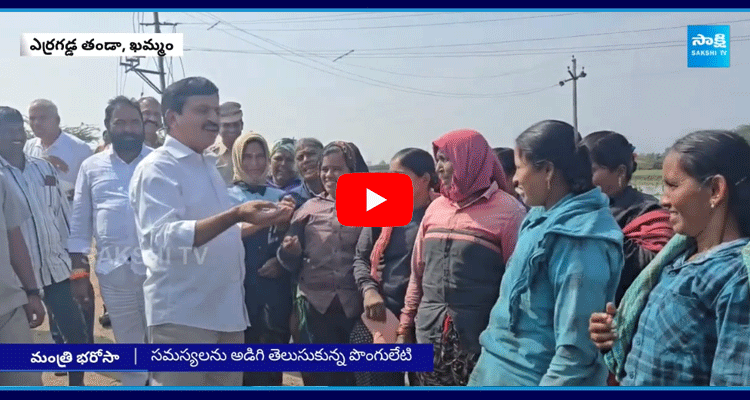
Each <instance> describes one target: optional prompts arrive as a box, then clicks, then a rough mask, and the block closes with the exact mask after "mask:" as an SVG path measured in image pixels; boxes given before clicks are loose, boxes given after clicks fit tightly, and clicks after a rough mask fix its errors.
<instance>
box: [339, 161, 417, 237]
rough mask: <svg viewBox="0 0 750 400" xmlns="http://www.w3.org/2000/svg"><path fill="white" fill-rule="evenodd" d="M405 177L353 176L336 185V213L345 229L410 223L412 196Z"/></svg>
mask: <svg viewBox="0 0 750 400" xmlns="http://www.w3.org/2000/svg"><path fill="white" fill-rule="evenodd" d="M412 190H413V189H412V186H411V179H410V178H409V176H407V175H404V174H392V173H356V174H346V175H342V176H341V177H339V180H338V182H337V183H336V214H338V218H339V223H341V225H345V226H363V227H364V226H372V227H383V226H404V225H407V224H408V223H409V222H410V221H411V216H412V210H413V207H414V206H413V202H414V196H413V194H412Z"/></svg>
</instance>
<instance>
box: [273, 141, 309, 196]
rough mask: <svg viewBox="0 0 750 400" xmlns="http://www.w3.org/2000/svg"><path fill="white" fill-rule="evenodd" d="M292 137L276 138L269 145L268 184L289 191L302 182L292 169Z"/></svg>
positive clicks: (285, 191) (293, 142)
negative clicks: (269, 167)
mask: <svg viewBox="0 0 750 400" xmlns="http://www.w3.org/2000/svg"><path fill="white" fill-rule="evenodd" d="M294 146H295V141H294V139H289V138H283V139H280V140H277V141H276V142H275V143H274V144H273V147H271V157H270V160H271V171H270V175H269V177H268V182H267V183H268V186H270V187H272V188H276V189H281V190H282V191H284V193H289V192H291V191H292V190H294V189H296V188H297V187H298V186H299V185H301V184H302V181H301V180H300V179H299V177H298V176H297V172H296V171H295V170H294Z"/></svg>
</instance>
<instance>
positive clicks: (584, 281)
mask: <svg viewBox="0 0 750 400" xmlns="http://www.w3.org/2000/svg"><path fill="white" fill-rule="evenodd" d="M515 163H516V167H517V170H516V174H515V176H514V178H513V179H514V183H515V184H516V185H517V187H518V188H519V191H520V192H521V195H522V197H523V200H524V203H526V204H527V205H529V206H531V207H532V208H531V210H530V211H529V213H528V214H527V216H526V218H525V219H524V221H523V223H522V224H521V229H520V232H519V235H518V243H517V244H516V248H515V251H514V252H513V255H512V256H511V257H510V260H509V261H508V266H507V268H506V271H505V275H504V276H503V280H502V283H501V285H500V295H499V298H498V300H497V303H496V304H495V306H494V307H493V309H492V312H491V314H490V320H489V326H488V327H487V329H485V331H484V332H482V334H481V336H480V339H479V340H480V343H481V345H482V352H481V355H480V357H479V361H478V363H477V366H476V367H475V369H474V372H473V373H472V375H471V379H470V381H469V385H470V386H519V385H520V386H536V385H571V386H590V385H604V384H605V383H606V379H607V368H606V367H605V365H604V363H603V360H602V356H601V354H599V351H598V350H597V348H596V347H595V346H594V345H593V343H591V341H589V340H588V318H589V316H590V315H591V313H592V312H593V311H597V310H601V309H602V308H603V307H604V306H605V304H606V303H607V302H608V301H612V300H613V299H614V297H615V291H616V289H617V283H618V281H619V279H620V272H621V271H622V266H623V250H622V241H623V235H622V231H621V230H620V227H619V226H618V225H617V223H616V222H615V220H614V218H613V217H612V213H611V212H610V210H609V199H608V198H607V196H606V195H604V194H603V193H602V192H601V190H600V189H599V188H596V187H594V186H593V184H592V180H591V162H590V161H589V156H588V151H587V150H586V148H585V147H584V146H582V145H579V144H578V143H576V134H575V130H574V129H573V127H572V126H570V125H569V124H567V123H565V122H560V121H542V122H539V123H537V124H534V125H533V126H531V127H530V128H528V129H527V130H525V131H524V132H523V133H522V134H521V135H520V136H519V137H518V138H517V139H516V151H515Z"/></svg>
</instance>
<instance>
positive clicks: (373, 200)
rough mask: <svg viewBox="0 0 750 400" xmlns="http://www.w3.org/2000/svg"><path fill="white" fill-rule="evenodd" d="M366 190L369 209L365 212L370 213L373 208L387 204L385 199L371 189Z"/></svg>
mask: <svg viewBox="0 0 750 400" xmlns="http://www.w3.org/2000/svg"><path fill="white" fill-rule="evenodd" d="M365 190H367V202H366V203H367V205H366V207H367V209H366V210H365V212H367V211H370V210H372V209H373V208H375V207H377V206H379V205H381V204H383V203H385V201H386V199H385V197H383V196H381V195H379V194H377V193H375V192H373V191H372V190H370V189H365ZM360 198H361V197H360Z"/></svg>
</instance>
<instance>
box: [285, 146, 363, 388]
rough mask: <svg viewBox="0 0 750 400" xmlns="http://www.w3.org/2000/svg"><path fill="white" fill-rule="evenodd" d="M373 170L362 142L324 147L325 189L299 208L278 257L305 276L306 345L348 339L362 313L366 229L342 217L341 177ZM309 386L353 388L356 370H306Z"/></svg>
mask: <svg viewBox="0 0 750 400" xmlns="http://www.w3.org/2000/svg"><path fill="white" fill-rule="evenodd" d="M351 172H368V170H367V165H366V164H365V162H364V160H363V159H362V156H361V154H360V153H359V150H358V149H357V147H356V146H354V145H353V144H351V143H346V142H333V143H330V144H328V145H327V146H326V147H325V149H324V150H323V154H322V156H321V162H320V178H321V181H322V182H323V189H324V192H323V193H322V194H321V195H319V196H317V197H314V198H312V199H310V200H308V201H307V202H305V204H304V205H303V206H302V207H301V208H300V209H298V210H297V211H296V212H295V214H294V217H293V218H292V226H291V228H290V229H289V232H288V233H287V235H286V237H285V238H284V241H283V243H282V245H281V247H280V248H279V252H278V258H279V260H280V261H281V263H282V265H283V266H284V267H285V268H286V269H287V270H288V271H290V272H291V273H293V274H299V280H298V293H299V300H298V307H297V308H298V311H297V312H298V316H299V318H300V338H299V339H300V340H299V341H300V343H315V344H321V343H348V342H349V335H350V334H351V330H352V326H353V325H354V322H355V321H356V320H357V319H358V318H359V317H360V314H361V313H362V297H361V295H360V294H359V290H358V288H357V284H356V282H355V280H354V273H353V269H354V268H353V265H354V252H355V248H356V245H357V240H358V238H359V235H360V232H361V230H362V228H359V227H351V226H343V225H341V224H340V223H339V221H338V218H337V216H336V183H337V181H338V179H339V177H340V176H341V175H344V174H347V173H351ZM302 379H303V381H304V383H305V385H306V386H353V385H354V375H353V374H352V373H350V372H346V373H341V372H314V373H309V372H303V373H302Z"/></svg>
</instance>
